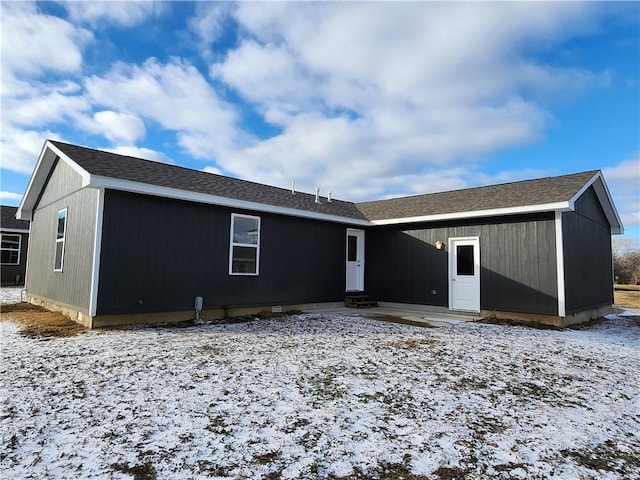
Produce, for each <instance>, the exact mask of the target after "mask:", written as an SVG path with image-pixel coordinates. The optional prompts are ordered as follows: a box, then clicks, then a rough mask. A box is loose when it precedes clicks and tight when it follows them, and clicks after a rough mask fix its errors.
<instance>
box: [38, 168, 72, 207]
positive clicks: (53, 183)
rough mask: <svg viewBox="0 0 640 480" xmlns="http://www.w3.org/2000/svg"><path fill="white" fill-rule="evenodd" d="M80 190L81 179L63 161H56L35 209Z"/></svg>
mask: <svg viewBox="0 0 640 480" xmlns="http://www.w3.org/2000/svg"><path fill="white" fill-rule="evenodd" d="M81 188H82V178H81V177H80V175H78V173H77V172H76V171H75V170H74V169H73V168H71V167H70V166H69V165H68V164H67V163H66V162H64V161H63V160H60V159H58V160H56V162H55V164H54V166H53V168H52V173H51V175H50V177H49V179H48V180H47V184H46V186H45V189H44V190H43V192H42V195H40V198H39V199H38V204H37V205H36V209H37V208H40V207H46V206H47V205H49V204H51V203H53V202H57V201H58V200H60V199H62V198H64V197H66V196H67V195H69V194H71V193H73V192H77V191H78V190H80V189H81Z"/></svg>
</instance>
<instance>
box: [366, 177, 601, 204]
mask: <svg viewBox="0 0 640 480" xmlns="http://www.w3.org/2000/svg"><path fill="white" fill-rule="evenodd" d="M598 172H601V170H599V169H598V170H584V171H582V172H574V173H567V174H564V175H556V176H551V175H550V176H547V177H536V178H526V179H523V180H513V181H511V182H503V183H490V184H488V185H479V186H476V187H464V188H454V189H453V190H440V191H437V192H429V193H416V194H414V195H403V196H399V197H390V198H384V199H379V200H366V201H364V202H356V205H362V204H369V203H377V202H388V201H391V200H402V199H410V198H418V197H426V196H429V195H438V194H445V193H462V192H466V191H469V190H480V189H483V188H493V187H504V186H506V185H515V184H524V183H528V182H537V181H541V180H549V179H554V180H556V179H560V178H566V177H573V176H577V175H585V174H587V173H589V174H591V176H592V177H593V175H596V174H597V173H598Z"/></svg>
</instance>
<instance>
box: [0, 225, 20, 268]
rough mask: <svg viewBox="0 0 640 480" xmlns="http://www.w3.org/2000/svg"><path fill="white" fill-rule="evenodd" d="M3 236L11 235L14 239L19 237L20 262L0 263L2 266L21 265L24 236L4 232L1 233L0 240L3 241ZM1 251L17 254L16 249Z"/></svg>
mask: <svg viewBox="0 0 640 480" xmlns="http://www.w3.org/2000/svg"><path fill="white" fill-rule="evenodd" d="M3 235H11V236H12V237H18V261H17V263H2V262H0V264H1V265H8V266H12V267H15V266H17V265H20V257H21V256H22V235H20V234H18V233H8V232H2V233H0V240H2V238H1V237H2V236H3ZM0 250H6V251H8V252H15V251H16V249H15V248H0Z"/></svg>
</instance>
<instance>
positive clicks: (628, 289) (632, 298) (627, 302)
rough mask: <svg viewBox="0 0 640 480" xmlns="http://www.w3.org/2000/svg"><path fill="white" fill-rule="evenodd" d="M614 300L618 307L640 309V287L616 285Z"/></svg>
mask: <svg viewBox="0 0 640 480" xmlns="http://www.w3.org/2000/svg"><path fill="white" fill-rule="evenodd" d="M613 301H614V302H615V305H616V307H620V308H629V309H631V310H635V311H640V287H638V286H636V285H616V288H615V292H614V300H613Z"/></svg>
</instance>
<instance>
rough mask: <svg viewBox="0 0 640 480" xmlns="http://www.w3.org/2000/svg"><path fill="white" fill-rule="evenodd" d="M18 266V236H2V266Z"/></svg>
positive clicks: (4, 234) (5, 234)
mask: <svg viewBox="0 0 640 480" xmlns="http://www.w3.org/2000/svg"><path fill="white" fill-rule="evenodd" d="M19 264H20V235H9V234H7V233H3V234H2V265H19Z"/></svg>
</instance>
